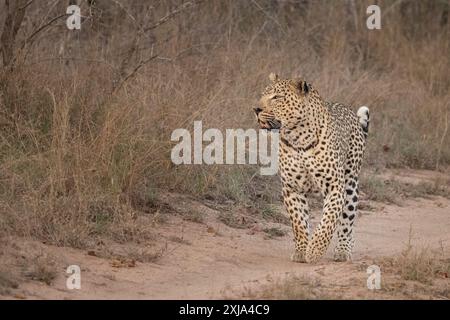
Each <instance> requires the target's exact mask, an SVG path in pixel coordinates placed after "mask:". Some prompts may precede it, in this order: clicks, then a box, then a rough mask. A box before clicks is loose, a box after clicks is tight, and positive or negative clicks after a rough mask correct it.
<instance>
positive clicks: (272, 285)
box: [243, 275, 340, 300]
mask: <svg viewBox="0 0 450 320" xmlns="http://www.w3.org/2000/svg"><path fill="white" fill-rule="evenodd" d="M243 298H245V299H262V300H264V299H269V300H274V299H276V300H336V299H339V298H340V297H339V296H337V295H335V294H331V293H328V292H326V290H324V288H322V287H321V283H320V281H319V280H318V279H311V278H307V277H304V276H296V275H288V276H286V277H285V278H283V279H276V280H273V279H272V281H270V282H269V283H267V284H264V285H262V286H260V287H258V288H253V289H252V288H246V289H245V291H244V293H243Z"/></svg>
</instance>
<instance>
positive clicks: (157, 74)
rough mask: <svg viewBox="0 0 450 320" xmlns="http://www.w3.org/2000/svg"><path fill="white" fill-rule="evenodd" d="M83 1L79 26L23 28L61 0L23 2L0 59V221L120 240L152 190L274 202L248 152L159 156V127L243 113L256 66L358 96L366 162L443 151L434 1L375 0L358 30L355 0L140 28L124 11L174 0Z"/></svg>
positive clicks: (432, 156) (327, 91)
mask: <svg viewBox="0 0 450 320" xmlns="http://www.w3.org/2000/svg"><path fill="white" fill-rule="evenodd" d="M95 3H96V5H95V7H92V8H88V7H87V6H88V2H83V3H82V12H84V13H85V14H88V13H89V14H90V15H91V16H89V19H87V20H86V21H85V22H84V23H83V27H82V30H81V31H80V32H77V31H69V30H67V28H66V27H65V21H61V20H59V21H56V22H55V23H54V24H52V25H50V26H49V27H48V28H45V29H44V30H43V31H42V32H40V33H38V34H37V35H36V37H35V38H33V41H28V42H27V41H24V40H25V39H26V38H27V36H28V35H30V34H31V33H32V32H33V28H34V26H35V25H40V24H41V22H42V21H44V22H45V21H47V20H46V18H47V17H53V16H57V15H59V13H60V12H65V7H64V4H63V3H62V2H60V3H58V4H57V5H55V6H54V7H51V6H50V1H45V2H43V1H40V2H39V4H38V2H36V1H35V2H34V3H32V4H31V5H30V6H29V7H28V8H27V12H26V18H25V20H24V22H23V23H22V26H21V29H20V31H19V33H18V36H17V39H16V44H17V46H16V49H15V51H14V54H15V57H16V63H15V65H14V68H13V69H11V68H9V67H8V68H6V67H4V68H2V69H1V70H0V179H1V181H2V183H1V185H0V211H2V213H3V214H2V215H1V216H0V230H1V232H2V233H7V234H16V235H21V236H32V237H33V238H37V239H41V240H44V241H47V242H48V243H53V244H57V245H69V246H74V247H87V246H91V245H92V243H95V242H96V241H97V239H98V238H102V237H111V238H113V239H115V240H117V241H119V242H125V241H136V239H143V238H145V237H146V236H147V234H148V231H149V230H148V229H147V228H146V227H145V224H143V223H141V222H142V221H141V220H139V216H140V215H142V214H144V213H145V214H147V213H148V214H154V213H155V211H156V210H154V208H155V199H156V198H157V195H158V193H159V192H164V191H165V190H175V191H178V192H181V193H189V194H194V195H196V196H199V197H212V198H214V199H217V201H225V200H226V199H228V200H231V201H232V202H233V203H234V204H244V205H249V206H259V208H262V207H263V206H264V205H265V204H267V203H268V204H269V205H271V204H273V203H275V202H276V201H277V199H278V196H279V191H274V190H279V189H278V188H277V186H278V185H277V183H278V182H277V179H276V178H269V177H264V178H255V172H256V169H257V168H256V167H255V166H229V167H225V166H174V165H173V164H172V163H171V160H170V150H171V147H172V146H173V143H172V142H171V141H170V135H171V132H172V130H174V129H175V128H187V129H192V125H193V121H194V120H202V121H203V126H204V128H207V127H215V128H220V129H225V128H255V127H256V124H255V122H254V117H253V114H252V111H251V107H252V106H253V105H254V104H255V103H256V101H257V100H256V98H257V97H258V94H259V92H260V91H261V90H262V88H263V87H264V86H265V85H266V83H267V75H268V74H269V72H271V71H276V72H279V73H280V74H281V75H283V76H284V77H294V76H298V75H301V76H302V77H304V78H306V79H308V80H309V81H310V82H312V83H313V84H314V85H315V87H317V88H318V90H319V92H321V94H322V95H323V97H325V98H326V99H328V100H336V101H341V102H344V103H347V104H351V105H353V106H355V108H356V107H359V106H361V105H367V106H369V107H370V108H371V115H372V122H371V133H370V138H369V148H368V152H367V161H366V163H367V164H369V165H371V166H376V167H383V166H410V167H420V168H437V167H438V168H439V167H442V166H445V165H448V164H449V163H450V147H449V146H450V143H449V142H450V141H449V133H448V130H447V129H446V128H448V120H449V117H448V113H449V108H450V107H449V103H448V101H450V90H449V87H450V74H449V73H448V70H449V67H450V61H449V59H448V57H449V52H450V35H449V33H450V26H449V23H448V21H447V22H446V21H444V20H442V19H443V18H442V19H441V17H444V15H443V12H444V10H445V9H446V8H447V9H448V5H447V4H446V3H445V2H438V1H436V2H427V3H422V2H406V1H405V2H402V3H401V4H399V5H397V6H393V7H391V8H390V9H388V8H389V7H390V6H391V5H392V4H391V2H390V1H379V3H380V5H381V7H382V8H383V10H384V12H385V16H383V28H382V30H380V31H369V30H367V29H366V28H365V18H366V14H365V10H366V8H367V5H369V4H372V3H371V2H370V1H358V2H355V6H354V7H351V6H349V5H348V3H350V2H337V3H333V4H330V2H329V1H314V2H313V3H312V2H311V1H302V2H298V3H297V2H277V1H269V0H261V1H258V4H259V7H256V6H255V2H253V1H232V2H223V1H218V0H213V1H205V2H202V3H201V4H200V5H198V6H196V7H195V9H192V8H187V9H186V10H183V11H182V12H181V13H179V14H177V15H174V16H173V18H171V19H169V20H168V21H167V22H166V23H164V24H162V25H160V26H158V27H155V28H151V31H149V32H147V33H144V34H142V33H140V32H139V30H140V28H139V26H146V27H151V26H154V25H155V23H157V22H158V21H159V19H160V18H161V17H163V16H165V15H166V14H167V12H171V11H172V10H173V9H174V8H177V7H178V5H179V4H180V1H169V2H165V1H163V2H159V3H157V2H155V3H154V5H153V6H148V4H146V3H145V2H142V3H139V4H138V3H136V2H134V1H127V0H124V1H121V3H122V5H123V8H124V9H125V11H126V12H127V14H123V10H124V9H123V8H119V7H118V6H116V5H113V4H111V2H110V1H100V0H99V1H95ZM308 3H309V4H308ZM4 14H5V13H3V12H2V14H0V24H1V25H3V22H4V18H5V17H4ZM131 17H132V18H131ZM299 31H301V32H299ZM22 44H23V46H21V45H22ZM21 47H23V50H19V48H21ZM153 54H157V58H155V59H153V60H151V61H149V62H148V63H146V64H144V63H143V62H145V61H146V60H147V59H148V58H149V57H151V56H152V55H153ZM136 68H137V69H136ZM11 70H12V71H11ZM134 70H137V72H134ZM125 79H127V80H126V81H124V80H125ZM257 201H260V202H263V204H258V203H257ZM143 212H144V213H143ZM266 213H267V212H266Z"/></svg>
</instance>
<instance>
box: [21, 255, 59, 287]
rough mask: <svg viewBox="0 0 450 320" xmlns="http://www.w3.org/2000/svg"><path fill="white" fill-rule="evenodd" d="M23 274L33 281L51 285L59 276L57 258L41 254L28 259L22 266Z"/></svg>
mask: <svg viewBox="0 0 450 320" xmlns="http://www.w3.org/2000/svg"><path fill="white" fill-rule="evenodd" d="M22 269H23V274H24V275H25V277H27V278H28V279H31V280H35V281H40V282H43V283H45V284H46V285H51V284H52V282H53V280H54V279H55V278H56V276H57V265H56V261H55V258H54V257H52V256H51V255H49V254H46V253H41V254H38V255H35V256H34V257H32V258H31V259H28V260H27V261H26V263H25V262H24V263H23V265H22Z"/></svg>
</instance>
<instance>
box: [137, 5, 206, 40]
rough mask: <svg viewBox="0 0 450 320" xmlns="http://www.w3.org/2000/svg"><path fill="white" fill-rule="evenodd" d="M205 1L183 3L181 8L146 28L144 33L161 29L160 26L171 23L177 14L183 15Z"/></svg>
mask: <svg viewBox="0 0 450 320" xmlns="http://www.w3.org/2000/svg"><path fill="white" fill-rule="evenodd" d="M202 1H203V0H198V1H194V2H186V3H183V4H182V5H181V6H179V7H178V8H176V9H175V10H173V11H172V12H170V13H168V14H167V15H166V16H164V17H162V18H161V19H159V21H158V22H156V23H155V24H153V25H151V26H149V27H147V28H144V32H148V31H150V30H153V29H155V28H157V27H159V26H160V25H163V24H164V23H166V22H167V21H169V19H170V18H172V17H174V16H176V15H177V14H179V13H181V12H182V11H183V10H185V9H187V8H189V7H191V6H194V5H198V4H199V3H201V2H202Z"/></svg>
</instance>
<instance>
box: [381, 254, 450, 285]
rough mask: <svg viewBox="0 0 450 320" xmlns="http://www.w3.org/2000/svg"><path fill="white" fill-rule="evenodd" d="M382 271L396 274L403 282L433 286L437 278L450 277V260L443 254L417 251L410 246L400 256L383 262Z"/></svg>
mask: <svg viewBox="0 0 450 320" xmlns="http://www.w3.org/2000/svg"><path fill="white" fill-rule="evenodd" d="M381 266H382V269H384V270H387V271H391V272H394V273H395V274H398V275H400V276H401V278H402V279H403V280H411V281H418V282H421V283H424V284H432V283H433V280H434V279H436V278H440V279H446V278H448V277H449V275H450V260H449V259H448V258H442V256H441V253H438V252H433V251H432V250H430V249H428V248H422V249H417V248H413V247H412V246H410V245H409V246H408V247H407V248H406V249H405V250H404V251H403V252H401V253H400V254H399V255H398V256H396V257H392V258H386V259H384V260H383V261H382V262H381Z"/></svg>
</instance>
